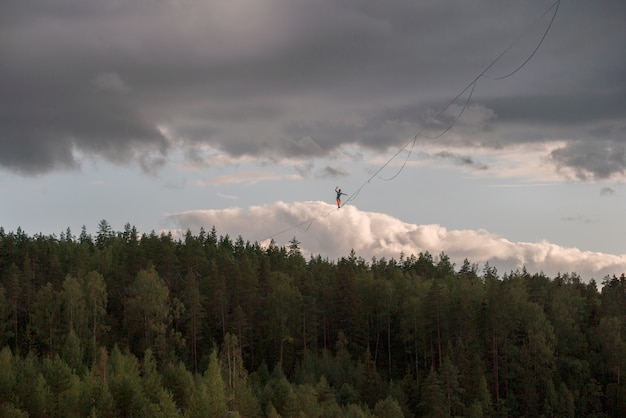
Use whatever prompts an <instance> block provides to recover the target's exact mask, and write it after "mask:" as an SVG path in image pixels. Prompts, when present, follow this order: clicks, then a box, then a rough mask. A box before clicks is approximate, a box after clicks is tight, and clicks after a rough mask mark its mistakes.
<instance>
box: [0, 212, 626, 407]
mask: <svg viewBox="0 0 626 418" xmlns="http://www.w3.org/2000/svg"><path fill="white" fill-rule="evenodd" d="M0 249H1V251H2V252H1V255H2V257H0V347H1V348H2V349H1V350H0V416H7V417H12V416H15V417H23V416H31V417H53V416H64V417H74V416H76V417H87V416H93V417H131V416H132V417H143V416H150V417H180V416H185V417H193V416H217V417H219V416H239V417H270V416H275V417H278V416H282V417H305V416H306V417H373V416H376V417H400V416H405V417H416V416H433V417H438V416H442V417H448V416H471V417H495V416H598V417H600V416H607V415H608V416H622V415H626V411H624V405H625V403H624V399H626V379H625V377H624V369H625V368H626V276H625V275H624V274H622V275H621V276H619V277H617V276H612V277H608V276H607V277H605V278H604V279H603V280H602V281H601V282H602V286H601V290H600V291H599V290H598V286H597V284H596V282H595V281H594V280H591V281H590V282H589V283H584V282H583V280H582V279H581V278H580V277H579V276H577V275H576V274H575V273H570V274H562V275H561V274H560V275H558V276H557V277H555V278H549V277H547V276H545V275H544V274H530V273H529V272H527V271H526V270H525V269H522V270H516V271H512V272H510V273H507V274H504V275H503V277H501V278H500V277H499V276H498V272H497V271H496V269H494V268H493V267H491V266H489V265H488V264H486V265H485V266H484V268H483V269H482V270H480V269H479V268H478V266H477V265H475V264H472V263H471V262H470V261H468V260H464V262H463V264H462V265H461V266H460V268H459V269H458V271H456V270H455V265H454V264H453V263H452V262H451V260H450V258H449V257H448V256H447V255H446V254H444V253H441V254H440V255H439V256H438V257H436V258H433V256H432V255H431V254H430V253H428V252H424V253H420V254H418V255H410V256H408V257H405V256H404V255H401V257H400V261H396V260H393V259H391V260H386V259H380V260H376V259H373V260H372V261H371V263H367V262H366V261H365V260H363V259H362V258H360V257H358V256H357V255H356V253H355V252H354V251H352V252H351V253H350V254H349V255H348V256H347V257H345V258H341V259H340V260H338V261H336V262H335V261H329V260H327V259H323V258H322V257H321V256H316V257H311V258H310V259H309V260H308V261H307V260H305V258H304V257H303V256H302V252H301V250H300V242H299V241H298V240H297V238H296V237H294V238H293V239H292V240H291V241H290V242H289V245H288V247H287V248H283V247H279V246H277V245H276V244H275V243H272V244H271V245H269V246H268V247H267V248H262V247H261V246H260V245H259V244H258V243H253V244H251V243H250V242H247V241H244V239H243V238H242V237H237V239H236V240H234V241H233V240H232V239H231V238H230V237H229V236H228V235H226V236H218V235H217V231H216V230H215V228H212V229H211V231H210V232H209V233H206V232H205V231H204V230H201V231H200V234H199V235H196V236H194V235H193V234H192V233H191V232H190V231H187V233H186V234H185V235H184V237H183V238H181V239H176V238H174V237H173V235H172V234H169V233H161V234H160V235H159V234H156V233H154V232H151V233H150V234H143V235H141V236H140V235H139V234H138V232H137V230H136V229H135V228H134V227H132V226H131V225H129V224H127V225H126V226H125V227H124V231H122V232H114V231H113V230H112V228H111V226H110V225H109V224H108V222H106V221H101V222H100V224H99V226H98V231H97V233H96V235H95V239H92V237H91V236H90V235H89V234H88V233H87V231H86V229H85V228H83V230H82V231H81V233H80V235H79V237H76V236H74V235H72V233H71V231H69V230H67V231H64V232H63V233H62V234H61V236H60V238H57V237H56V236H50V237H46V236H43V235H36V236H34V237H29V236H28V235H26V234H25V233H24V232H23V231H21V230H19V229H18V231H16V232H15V233H13V232H9V233H7V232H5V231H4V230H3V229H2V228H0ZM268 365H269V369H271V370H272V372H271V373H270V372H269V369H268Z"/></svg>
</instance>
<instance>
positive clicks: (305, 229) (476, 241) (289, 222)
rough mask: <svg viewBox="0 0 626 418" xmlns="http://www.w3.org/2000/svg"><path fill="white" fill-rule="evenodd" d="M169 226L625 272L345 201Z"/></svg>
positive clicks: (341, 250)
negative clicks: (340, 204)
mask: <svg viewBox="0 0 626 418" xmlns="http://www.w3.org/2000/svg"><path fill="white" fill-rule="evenodd" d="M166 217H167V219H168V221H169V223H170V225H171V227H172V229H174V230H178V231H181V232H184V231H186V230H187V229H189V230H191V231H192V232H194V233H197V232H198V231H199V230H200V228H201V227H204V228H205V230H210V229H211V228H212V227H213V226H215V228H216V230H217V232H218V234H219V235H229V236H230V237H231V238H236V237H237V236H239V235H241V236H242V237H243V238H244V240H247V241H251V242H255V241H257V242H260V243H261V244H266V243H268V242H269V240H270V239H273V240H274V241H275V242H276V243H277V244H278V245H285V246H286V245H288V242H289V241H290V240H291V239H292V238H293V237H296V239H297V240H298V241H300V243H301V249H302V251H303V253H304V254H313V255H317V254H320V255H321V256H322V257H328V258H329V259H338V258H340V257H344V256H347V255H348V254H349V253H350V250H352V249H354V251H355V252H356V254H357V256H360V257H363V258H364V259H366V260H368V259H371V258H372V257H376V258H378V259H380V258H382V257H385V258H387V259H390V258H395V259H399V258H400V255H401V254H404V256H410V255H411V254H413V255H418V254H419V253H420V252H429V253H431V254H432V255H433V256H438V255H440V254H441V253H442V252H443V253H445V254H446V255H447V256H448V257H450V259H451V260H452V262H453V263H455V264H456V265H457V267H458V266H460V264H461V263H462V262H463V260H464V259H466V258H467V259H468V260H469V261H470V262H471V263H477V264H479V266H481V267H482V265H484V263H487V262H488V263H489V264H490V265H491V266H495V267H496V268H497V269H498V271H499V272H500V274H504V273H508V272H510V271H511V270H515V269H518V268H522V267H525V268H526V269H527V270H528V271H529V272H531V273H532V272H544V273H545V274H547V275H549V276H551V277H553V276H555V275H556V274H557V273H568V272H574V273H577V274H579V275H580V276H581V277H582V278H583V279H584V280H589V279H591V278H594V279H596V281H598V282H599V281H601V279H602V278H603V277H605V276H606V275H613V274H615V275H620V274H621V273H622V272H624V271H626V255H615V254H607V253H600V252H591V251H581V250H580V249H577V248H566V247H561V246H558V245H556V244H552V243H550V242H546V241H540V242H512V241H509V240H507V239H505V238H503V237H501V236H498V235H496V234H493V233H490V232H488V231H486V230H469V229H468V230H449V229H447V228H446V227H444V226H441V225H437V224H430V225H416V224H411V223H406V222H403V221H401V220H400V219H397V218H394V217H392V216H389V215H386V214H383V213H376V212H365V211H361V210H359V209H358V208H357V207H355V206H350V205H346V206H344V207H342V208H341V209H337V208H336V207H335V206H334V205H329V204H327V203H324V202H319V201H308V202H294V203H285V202H281V201H279V202H275V203H272V204H268V205H263V206H252V207H249V208H247V209H241V208H228V209H219V210H218V209H215V210H194V211H186V212H180V213H174V214H168V215H166Z"/></svg>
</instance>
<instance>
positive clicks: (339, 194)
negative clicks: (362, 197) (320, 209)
mask: <svg viewBox="0 0 626 418" xmlns="http://www.w3.org/2000/svg"><path fill="white" fill-rule="evenodd" d="M335 192H336V193H337V209H339V208H340V207H341V195H344V196H348V195H347V194H345V193H341V189H340V188H339V186H337V187H335Z"/></svg>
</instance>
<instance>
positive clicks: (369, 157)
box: [0, 0, 626, 280]
mask: <svg viewBox="0 0 626 418" xmlns="http://www.w3.org/2000/svg"><path fill="white" fill-rule="evenodd" d="M5 3H8V4H3V6H2V13H1V14H0V201H1V205H0V225H2V226H3V227H4V229H5V230H6V231H14V230H16V229H17V228H18V227H21V228H22V229H23V230H24V231H25V232H26V233H28V234H36V233H40V232H41V233H44V234H59V233H60V232H61V231H64V230H65V229H66V228H68V227H70V228H71V229H72V231H74V233H76V234H78V233H79V232H80V228H81V226H83V225H85V226H86V227H87V229H88V232H90V233H92V234H95V232H96V230H97V225H98V222H99V221H100V220H101V219H106V220H107V221H108V222H109V223H110V224H111V225H112V226H113V228H114V229H115V230H122V229H123V227H124V224H126V223H130V224H131V225H135V226H136V227H137V228H138V229H139V230H140V231H141V232H150V231H152V230H155V231H157V232H158V231H162V230H172V231H173V232H175V233H177V232H178V231H185V230H186V229H187V228H189V229H191V230H192V232H194V233H197V232H198V230H199V228H200V227H204V228H205V229H207V230H208V229H210V228H211V227H212V226H215V227H216V229H217V231H218V234H221V235H225V234H229V235H231V236H233V237H236V236H237V235H242V236H243V238H244V239H246V240H249V241H259V242H264V240H266V239H267V238H273V239H274V240H275V241H276V242H277V243H278V244H279V245H287V244H288V241H289V240H291V239H292V238H293V237H294V236H295V237H296V238H297V239H298V240H299V241H300V242H301V243H302V247H303V250H305V252H306V253H307V254H321V255H322V256H323V257H328V258H330V259H336V258H339V257H342V256H346V255H347V254H348V253H349V251H350V249H351V248H354V250H355V251H356V252H357V255H359V256H362V257H363V258H365V259H369V258H371V257H372V256H375V257H378V258H380V257H386V258H392V257H393V258H396V259H397V258H399V256H400V254H401V253H403V254H404V255H405V256H407V255H410V254H411V253H414V254H418V253H419V252H420V251H429V252H431V253H432V254H433V255H435V256H437V255H439V254H440V253H441V252H442V251H444V252H445V253H446V254H448V255H450V256H451V258H452V261H453V262H455V263H456V264H457V266H459V265H460V264H461V263H462V262H463V259H464V258H467V259H468V260H469V261H470V262H474V263H479V264H481V265H482V263H485V262H489V263H490V264H491V265H495V266H496V267H498V268H499V271H500V272H501V273H504V272H507V269H513V268H519V267H522V266H526V267H527V268H528V269H529V270H531V271H544V272H546V273H547V274H550V275H555V274H556V273H557V272H568V271H575V272H577V273H580V274H581V275H582V276H583V278H584V279H589V278H591V277H594V278H596V279H597V280H601V279H602V277H603V276H604V275H606V274H616V275H619V274H621V273H622V272H626V226H625V225H624V219H625V215H626V188H625V187H624V179H625V176H626V54H625V53H624V45H625V41H626V2H623V1H618V0H594V1H588V0H570V1H562V2H559V1H543V0H537V1H519V0H474V1H460V0H423V1H404V0H400V1H393V2H381V1H378V0H358V1H357V0H332V1H331V0H205V1H200V0H178V1H176V0H171V1H168V0H124V1H113V0H111V1H95V0H56V1H54V2H50V1H46V0H31V1H9V2H5ZM335 186H340V187H341V188H342V189H343V191H344V192H345V193H348V196H344V202H345V201H346V200H347V202H346V206H344V207H343V208H342V209H340V210H337V209H336V206H333V205H334V198H335V196H334V192H333V190H334V188H335ZM344 209H345V210H344ZM309 221H310V222H309Z"/></svg>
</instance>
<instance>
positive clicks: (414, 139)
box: [262, 0, 561, 241]
mask: <svg viewBox="0 0 626 418" xmlns="http://www.w3.org/2000/svg"><path fill="white" fill-rule="evenodd" d="M560 4H561V0H556V1H555V2H554V3H552V5H551V6H550V7H548V8H547V9H546V11H545V12H544V13H543V14H542V15H541V16H540V17H539V18H538V19H537V20H535V22H533V24H532V25H530V26H529V27H528V29H527V30H526V31H524V32H523V33H522V34H521V35H520V36H519V37H518V38H517V39H516V40H515V41H513V42H512V43H511V44H509V45H508V46H507V47H506V48H505V49H504V50H503V51H502V52H501V53H500V54H499V55H498V56H497V57H496V58H495V59H494V60H493V61H491V63H490V64H489V65H487V67H485V69H484V70H483V71H481V72H480V73H479V74H478V75H477V76H476V77H475V78H474V79H473V80H472V81H471V82H470V83H469V84H468V85H467V86H466V87H465V88H464V89H463V90H461V92H460V93H459V94H457V95H456V96H455V97H454V98H453V99H452V100H450V101H449V102H448V103H447V104H446V105H445V106H443V107H442V108H441V109H440V110H439V111H438V112H437V113H435V115H434V116H433V118H432V119H437V118H438V117H439V116H441V115H442V114H443V113H444V112H445V111H446V110H448V109H449V108H450V106H452V105H453V104H454V103H455V102H456V101H457V100H459V99H460V98H461V97H462V96H463V95H464V94H465V93H466V92H467V91H468V90H469V94H468V97H467V99H466V100H465V102H464V103H463V105H462V107H461V110H460V111H459V113H458V114H457V115H456V116H455V117H454V119H453V120H452V122H451V123H450V124H449V125H448V126H447V127H446V128H445V129H443V130H442V131H441V132H439V133H438V134H437V135H435V136H427V135H424V134H423V131H424V129H425V128H423V129H422V130H420V131H419V132H418V133H417V134H415V136H413V137H412V138H411V139H410V140H409V141H408V142H407V143H406V144H404V146H402V147H401V148H400V149H398V151H397V152H396V153H395V154H394V155H393V156H391V158H389V160H387V162H385V163H384V164H383V165H382V166H380V167H379V168H378V170H376V171H375V172H374V173H373V174H372V175H371V176H370V177H369V178H368V179H367V180H366V181H365V182H363V183H362V184H361V185H360V186H359V187H358V188H357V189H356V190H355V191H354V192H353V193H351V194H350V195H349V196H348V198H347V199H346V200H345V202H344V203H343V204H342V205H341V207H343V206H345V205H346V204H348V203H349V202H351V201H353V200H355V199H356V198H357V197H358V195H359V193H361V190H362V189H363V188H364V187H365V186H367V185H368V184H370V182H371V181H372V180H373V179H375V178H376V177H378V178H379V179H380V180H383V181H391V180H393V179H395V178H396V177H398V176H399V175H400V173H401V172H402V170H404V167H405V166H406V164H407V162H408V159H409V158H410V156H411V154H412V152H413V149H414V147H415V143H416V142H417V139H418V138H419V137H423V138H428V139H437V138H440V137H442V136H443V135H445V134H446V133H447V132H448V131H449V130H450V129H452V128H453V127H454V125H456V123H457V122H458V120H459V119H460V118H461V115H462V114H463V112H464V111H465V109H466V108H467V107H468V105H469V103H470V100H471V98H472V95H473V93H474V89H475V88H476V84H477V83H478V81H479V80H480V79H481V78H485V79H488V80H504V79H506V78H509V77H511V76H513V75H514V74H516V73H517V72H518V71H520V70H521V69H522V68H523V67H524V66H525V65H526V64H527V63H528V62H529V61H530V60H531V59H532V58H533V56H534V55H535V54H536V53H537V51H538V50H539V48H540V47H541V45H542V44H543V42H544V40H545V39H546V37H547V35H548V33H549V32H550V29H551V28H552V24H553V23H554V20H555V18H556V15H557V12H558V10H559V6H560ZM552 10H553V12H552V17H551V18H550V22H549V23H548V26H547V27H546V29H545V31H544V33H543V35H542V36H541V39H540V40H539V42H538V43H537V45H536V46H535V48H534V49H533V51H532V52H531V53H530V55H528V57H527V58H526V59H525V60H524V61H523V62H522V63H521V64H520V65H519V66H518V67H517V68H515V69H514V70H513V71H511V72H509V73H507V74H504V75H501V76H495V77H494V76H488V75H487V72H488V71H489V70H490V69H491V68H492V67H493V66H494V65H496V63H497V62H498V61H500V59H501V58H502V57H503V56H504V55H506V53H507V52H508V51H509V50H510V49H511V48H513V47H514V46H515V45H516V44H517V43H518V42H519V41H520V40H521V39H522V38H523V37H524V36H525V35H526V34H527V33H528V32H529V31H530V30H531V29H532V28H534V27H535V26H536V25H537V24H538V23H539V22H540V21H541V20H542V19H543V18H544V17H545V16H546V15H547V14H548V13H550V11H552ZM409 147H410V149H409V150H408V154H407V157H406V158H405V161H404V162H403V164H402V165H401V166H400V168H399V170H398V171H397V172H396V173H395V174H394V175H393V176H391V177H389V178H383V177H380V176H379V174H380V172H381V171H383V170H384V169H385V168H386V167H387V166H388V165H389V164H391V163H392V162H393V161H394V160H395V159H396V158H397V157H398V156H399V155H400V154H401V153H402V152H403V151H406V150H407V149H408V148H409ZM336 210H337V209H333V210H331V211H329V212H327V213H325V214H322V215H319V216H317V217H314V218H310V219H307V220H306V221H303V222H300V223H299V224H297V225H293V226H290V227H289V228H286V229H284V230H282V231H280V232H277V233H275V234H272V235H269V236H268V237H266V238H264V239H263V240H262V241H265V240H268V239H272V240H273V238H274V237H276V236H278V235H281V234H284V233H285V232H289V231H291V230H293V229H296V228H301V227H303V226H304V225H307V224H308V225H307V227H306V230H305V232H306V231H308V229H309V228H310V227H311V224H313V222H315V221H318V220H321V219H323V218H326V217H328V216H330V214H331V213H333V212H335V211H336Z"/></svg>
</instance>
